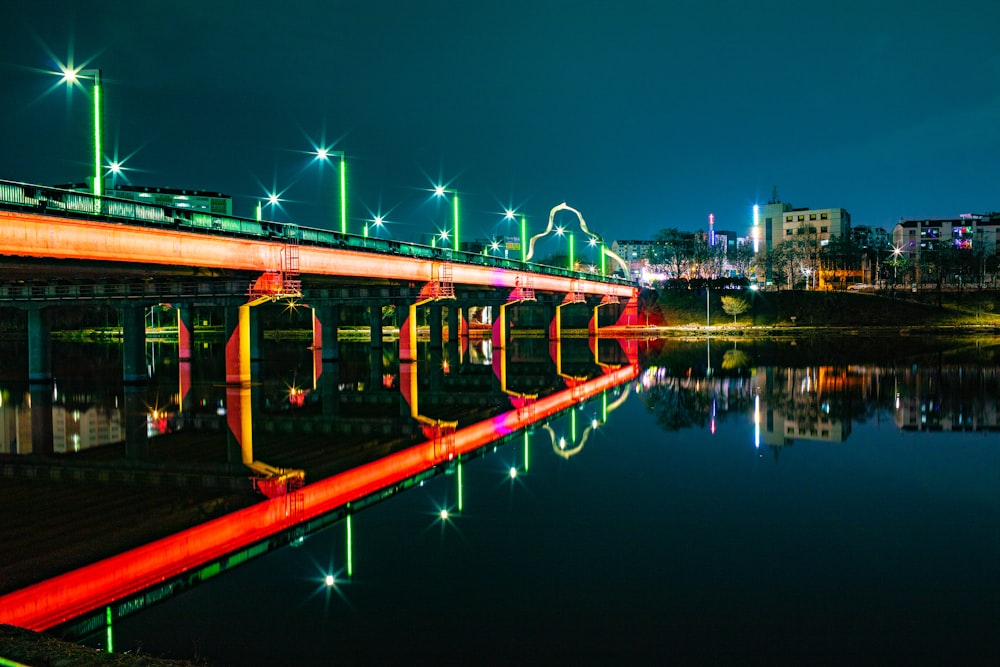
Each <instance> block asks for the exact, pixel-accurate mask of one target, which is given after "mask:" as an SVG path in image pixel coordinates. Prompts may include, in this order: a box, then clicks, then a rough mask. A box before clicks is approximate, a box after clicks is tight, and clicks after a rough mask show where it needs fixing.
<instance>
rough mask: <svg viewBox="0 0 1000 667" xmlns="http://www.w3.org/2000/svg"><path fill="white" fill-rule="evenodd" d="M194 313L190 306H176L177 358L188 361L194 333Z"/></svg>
mask: <svg viewBox="0 0 1000 667" xmlns="http://www.w3.org/2000/svg"><path fill="white" fill-rule="evenodd" d="M193 317H194V313H192V312H191V306H189V305H186V304H185V305H179V306H177V359H178V360H179V361H188V360H190V359H191V345H192V340H191V339H192V337H193V334H194V320H193Z"/></svg>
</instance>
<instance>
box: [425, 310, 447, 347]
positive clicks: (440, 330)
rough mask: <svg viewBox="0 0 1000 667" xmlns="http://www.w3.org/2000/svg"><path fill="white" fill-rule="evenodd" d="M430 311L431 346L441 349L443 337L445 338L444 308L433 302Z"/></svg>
mask: <svg viewBox="0 0 1000 667" xmlns="http://www.w3.org/2000/svg"><path fill="white" fill-rule="evenodd" d="M428 310H429V311H430V312H429V313H428V328H429V329H430V347H431V349H432V350H440V349H441V343H442V339H443V338H444V326H443V323H442V321H441V318H442V317H443V315H444V309H443V307H442V306H440V305H439V304H436V303H435V304H432V305H431V306H430V307H429V309H428Z"/></svg>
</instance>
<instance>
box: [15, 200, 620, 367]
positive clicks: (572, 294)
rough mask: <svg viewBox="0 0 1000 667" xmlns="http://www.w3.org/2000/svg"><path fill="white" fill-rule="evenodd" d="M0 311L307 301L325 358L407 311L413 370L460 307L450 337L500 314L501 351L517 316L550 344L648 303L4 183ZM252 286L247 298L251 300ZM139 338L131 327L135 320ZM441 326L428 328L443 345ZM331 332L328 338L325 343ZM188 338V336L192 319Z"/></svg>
mask: <svg viewBox="0 0 1000 667" xmlns="http://www.w3.org/2000/svg"><path fill="white" fill-rule="evenodd" d="M0 264H2V265H3V266H4V279H3V281H2V282H0V304H2V303H5V302H6V303H20V304H23V305H25V306H27V307H29V308H31V310H32V312H34V311H36V310H37V307H38V306H39V305H40V304H45V303H48V304H51V303H52V302H65V301H73V300H81V299H83V300H100V301H104V302H110V303H118V304H121V303H127V302H129V301H132V302H140V303H141V302H145V303H160V302H170V303H183V302H185V301H192V300H194V301H200V302H205V301H209V300H214V303H216V304H217V305H220V306H222V305H230V306H231V305H234V304H237V303H246V302H247V301H248V298H247V297H248V296H249V297H250V299H249V300H250V301H253V300H258V301H262V300H274V299H278V298H283V297H296V298H301V299H302V300H303V301H304V302H305V303H308V304H309V305H310V306H313V307H314V308H315V312H316V321H317V327H316V328H317V340H316V343H317V346H318V347H322V348H324V349H327V350H328V352H329V353H330V354H333V355H335V354H336V351H335V348H336V343H335V337H333V336H331V335H330V332H331V331H335V329H336V327H337V325H338V324H339V317H338V314H339V313H338V312H337V309H336V308H335V307H334V306H337V305H342V304H348V303H355V304H362V305H366V306H369V307H371V312H372V320H371V325H372V326H371V329H372V332H371V333H372V337H373V340H376V341H377V342H378V343H380V342H381V309H380V308H378V309H376V308H374V307H373V306H376V305H379V306H381V305H389V304H392V305H396V306H397V307H403V308H401V310H402V309H405V308H408V309H409V310H408V313H409V315H410V317H409V318H408V319H407V320H406V321H404V322H403V323H402V324H400V332H401V335H400V351H401V359H403V360H404V361H409V360H412V349H413V347H414V341H415V326H416V318H415V317H413V315H415V312H416V311H415V308H416V307H418V306H421V305H425V304H427V305H433V304H435V303H437V304H439V305H440V304H442V302H450V303H452V304H454V306H455V307H452V308H449V309H448V322H447V323H448V325H449V328H450V330H451V331H456V330H460V331H466V330H467V324H468V323H467V317H465V318H460V317H459V311H460V310H461V311H462V313H463V314H465V315H467V313H468V312H469V311H470V309H471V308H472V307H474V306H475V305H477V304H478V305H490V306H492V307H493V308H492V309H491V312H496V311H499V314H498V316H496V317H493V318H492V319H493V325H494V343H495V344H497V345H501V346H502V345H503V340H504V338H505V336H506V327H507V325H508V320H507V317H506V313H505V311H506V306H508V305H513V304H516V303H525V302H534V303H537V304H541V305H542V306H543V307H545V308H547V309H548V311H549V313H550V315H551V317H549V318H548V321H549V322H550V323H551V324H550V334H551V335H552V336H553V337H558V336H559V332H560V330H561V327H560V312H559V308H560V307H561V306H563V305H569V304H582V303H585V304H588V305H589V306H590V307H592V308H593V309H594V311H593V312H594V318H593V320H592V322H591V324H590V329H591V330H593V329H594V328H595V327H596V326H597V325H598V320H597V317H596V316H597V313H598V311H597V308H598V307H599V306H607V307H608V308H606V309H605V310H606V311H610V313H609V314H608V315H604V316H603V318H604V319H605V320H606V321H611V322H612V323H633V322H634V321H635V305H636V289H635V287H634V286H633V285H632V284H631V283H629V282H628V281H626V280H624V279H620V278H618V277H606V276H598V275H594V274H592V273H583V272H577V271H569V270H568V269H562V268H556V267H551V266H544V265H539V264H532V263H527V262H521V261H517V260H509V259H504V258H498V257H491V256H486V255H481V254H478V253H468V252H457V251H454V250H451V249H446V248H434V247H428V246H423V245H419V244H412V243H404V242H400V241H393V240H385V239H372V238H368V237H360V236H356V235H350V234H343V233H339V232H334V231H328V230H320V229H312V228H307V227H300V226H298V225H294V224H284V223H276V222H269V221H259V220H248V219H243V218H236V217H226V216H217V215H210V214H206V213H201V212H198V211H193V210H190V209H181V208H172V207H167V206H160V205H151V204H145V203H141V202H134V201H127V200H118V199H111V198H107V197H103V198H96V197H94V196H92V195H89V194H84V193H78V192H71V191H66V190H57V189H53V188H46V187H42V186H35V185H28V184H23V183H14V182H10V181H0ZM246 286H249V287H246ZM123 321H125V323H126V326H128V317H125V318H123ZM439 324H440V322H437V321H436V318H433V317H432V318H430V327H431V336H432V338H434V337H435V335H436V333H437V329H438V325H439ZM324 325H325V326H326V328H327V336H326V338H321V336H322V334H321V333H320V330H321V329H322V327H323V326H324ZM180 326H181V328H182V329H183V328H186V323H185V322H184V321H183V311H182V312H181V321H180Z"/></svg>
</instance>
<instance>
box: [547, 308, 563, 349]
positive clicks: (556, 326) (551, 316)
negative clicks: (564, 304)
mask: <svg viewBox="0 0 1000 667" xmlns="http://www.w3.org/2000/svg"><path fill="white" fill-rule="evenodd" d="M561 319H562V315H561V313H560V312H559V306H558V305H557V304H554V303H546V304H545V321H546V322H549V330H548V337H549V340H559V339H560V338H561V337H562V323H561Z"/></svg>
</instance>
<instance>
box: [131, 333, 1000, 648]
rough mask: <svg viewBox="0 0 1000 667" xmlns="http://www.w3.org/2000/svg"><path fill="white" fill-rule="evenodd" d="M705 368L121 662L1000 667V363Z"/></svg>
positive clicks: (151, 633)
mask: <svg viewBox="0 0 1000 667" xmlns="http://www.w3.org/2000/svg"><path fill="white" fill-rule="evenodd" d="M726 345H727V347H729V346H730V344H726ZM667 346H668V347H670V346H669V344H667ZM696 347H697V349H698V352H697V357H694V356H692V359H694V358H697V359H698V360H699V361H692V362H688V363H687V364H685V363H682V362H683V360H684V356H685V355H684V354H683V349H682V348H683V345H679V344H678V345H674V346H673V347H670V349H669V350H668V358H664V355H663V354H648V355H647V356H646V357H645V358H644V359H643V361H644V365H645V367H644V371H643V373H642V374H641V377H640V379H639V380H637V381H636V382H635V383H634V384H632V385H630V386H629V387H628V391H627V392H622V393H620V394H617V395H615V396H614V397H612V400H611V403H612V406H611V409H610V410H609V409H608V405H607V401H606V400H605V401H603V402H602V401H601V400H595V401H590V402H586V403H583V404H581V405H580V406H579V407H578V408H577V409H574V410H572V411H570V412H567V413H564V414H562V415H561V416H560V417H559V418H557V419H553V420H550V421H548V422H546V423H544V424H539V425H538V426H537V427H536V428H534V429H532V430H531V431H530V433H529V435H528V438H527V443H526V444H525V442H524V441H523V440H518V439H517V438H513V439H511V440H510V441H509V442H507V443H506V444H503V445H501V446H498V447H496V449H495V451H493V449H492V448H489V449H488V450H487V452H486V453H485V455H484V456H482V457H481V458H477V459H475V460H472V461H469V462H467V463H465V464H463V465H462V467H461V471H460V472H459V470H457V469H454V468H453V469H451V470H450V474H443V475H438V476H436V477H433V478H431V479H427V480H425V481H424V482H422V483H420V484H419V485H418V486H415V487H413V488H411V489H409V490H407V491H405V492H403V493H401V494H398V495H396V496H394V497H392V498H390V499H389V500H387V501H386V502H384V503H381V504H378V505H374V506H372V507H370V508H367V509H365V510H364V511H363V512H361V513H359V514H357V515H354V516H353V517H352V528H351V531H350V539H351V548H350V550H349V553H350V558H351V561H352V568H351V569H352V573H351V576H349V577H348V576H347V575H346V568H347V558H348V545H347V540H348V531H347V527H346V525H345V524H344V523H340V524H337V525H335V526H333V527H331V528H329V529H327V530H324V531H322V532H320V533H316V534H313V535H310V536H308V537H307V538H306V539H304V540H302V541H301V543H300V544H298V545H297V547H296V548H294V549H283V550H280V551H277V552H274V553H272V554H269V555H266V556H263V557H261V558H259V559H257V560H254V561H251V562H249V563H247V564H246V565H243V566H241V567H239V568H237V569H235V570H233V571H231V572H229V573H227V574H226V575H225V576H223V577H219V578H217V579H215V580H213V581H211V582H210V583H207V584H203V585H201V586H199V587H196V588H194V589H192V590H190V591H189V592H187V593H185V594H183V595H180V596H178V597H176V598H174V599H171V600H169V601H167V602H165V603H163V604H160V605H157V606H154V607H151V608H149V609H147V610H146V611H144V612H142V613H140V614H139V615H136V616H133V617H129V618H126V619H123V620H121V621H119V622H118V623H117V625H116V627H115V628H114V631H115V644H116V646H117V648H118V650H127V648H129V647H131V646H135V645H136V644H137V643H139V642H141V644H142V646H143V652H144V653H146V654H160V653H163V652H169V653H170V654H171V655H173V656H176V657H189V656H191V655H192V654H193V653H194V652H197V653H198V654H199V655H201V656H204V657H205V658H207V659H209V660H211V661H213V662H216V663H221V664H264V663H272V664H273V663H277V664H318V663H339V664H359V663H366V664H367V663H385V662H400V661H407V662H433V663H441V662H455V661H462V662H477V663H480V662H508V663H509V662H528V663H552V662H574V663H578V662H580V663H595V662H602V663H603V662H609V661H612V660H614V661H616V662H639V661H644V662H645V661H649V660H652V659H657V660H658V661H667V662H671V661H685V662H692V661H693V662H698V663H706V662H718V661H728V662H741V663H743V662H765V661H766V662H772V661H785V662H787V661H796V662H838V663H843V662H848V661H852V662H859V661H861V660H862V659H871V658H872V657H875V658H877V659H881V660H884V661H886V662H889V661H892V662H894V663H895V662H903V661H907V662H921V663H923V662H940V663H949V664H950V663H964V664H969V663H982V664H994V663H995V662H996V659H997V653H998V648H997V644H996V642H995V641H993V638H992V637H993V633H994V632H995V629H996V627H998V621H1000V574H998V573H997V569H996V562H997V557H998V556H1000V492H998V488H1000V485H998V482H1000V442H998V440H1000V439H998V438H997V437H996V436H997V432H998V431H997V406H998V403H1000V386H998V372H997V368H998V366H997V364H996V362H995V361H994V358H993V357H992V356H991V355H989V354H983V355H980V356H975V355H974V356H973V358H971V359H970V358H968V357H962V356H961V355H959V356H956V357H954V358H943V357H942V356H941V355H935V356H932V358H931V359H930V360H927V359H918V360H916V361H912V362H908V363H899V362H893V363H891V364H884V365H880V364H876V363H873V362H871V360H870V359H866V358H859V360H858V362H857V363H853V364H852V363H845V362H843V361H842V360H837V361H838V363H836V364H835V365H829V364H824V363H823V360H822V359H818V360H812V361H811V362H810V361H809V360H806V363H802V365H787V366H782V365H764V364H761V365H757V364H759V363H760V362H761V361H764V362H767V361H769V359H770V356H769V355H770V354H771V352H762V351H760V350H756V351H752V352H748V353H747V358H746V359H744V360H742V361H740V362H732V359H733V357H734V356H735V355H729V356H730V360H731V362H732V363H731V364H730V368H726V367H725V363H724V362H722V358H723V355H725V354H728V352H729V351H728V349H727V350H725V351H723V350H721V349H719V350H715V352H718V354H716V355H714V356H716V357H719V359H718V360H713V361H714V363H711V364H710V365H708V367H707V368H706V367H705V366H702V367H700V368H699V367H698V365H697V364H698V363H699V362H700V361H701V360H703V359H704V347H703V343H701V344H697V345H696ZM661 351H662V350H661ZM780 353H781V354H787V353H788V351H787V350H781V351H780ZM670 355H672V356H670ZM678 360H681V361H680V362H678ZM796 361H797V362H799V363H801V362H800V361H799V360H796ZM713 367H714V368H713ZM709 369H711V372H708V371H709ZM366 374H367V375H369V376H370V375H371V374H370V372H369V370H367V369H366V370H362V371H361V373H360V374H359V375H358V377H361V378H363V377H365V376H366ZM380 377H381V374H380ZM341 379H343V378H341ZM347 384H348V385H350V384H351V383H350V382H348V383H347ZM390 385H391V383H390ZM384 386H385V384H384V383H383V387H384ZM619 399H621V400H619ZM508 409H509V405H508ZM397 414H398V408H397ZM511 470H514V471H516V474H514V475H512V474H511ZM460 505H461V509H459V506H460ZM442 510H447V512H448V514H447V516H446V517H443V516H442ZM328 575H330V576H333V577H334V579H333V582H332V585H328V582H327V581H326V577H327V576H328Z"/></svg>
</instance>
